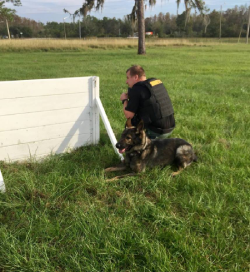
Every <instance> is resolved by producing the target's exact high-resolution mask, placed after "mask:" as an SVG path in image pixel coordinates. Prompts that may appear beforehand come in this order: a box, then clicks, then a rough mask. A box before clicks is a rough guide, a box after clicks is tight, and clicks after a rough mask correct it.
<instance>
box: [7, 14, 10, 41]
mask: <svg viewBox="0 0 250 272" xmlns="http://www.w3.org/2000/svg"><path fill="white" fill-rule="evenodd" d="M6 27H7V32H8V36H9V39H10V29H9V24H8V20H7V19H6Z"/></svg>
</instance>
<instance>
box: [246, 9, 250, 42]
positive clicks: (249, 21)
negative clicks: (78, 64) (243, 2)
mask: <svg viewBox="0 0 250 272" xmlns="http://www.w3.org/2000/svg"><path fill="white" fill-rule="evenodd" d="M248 15H249V17H248V24H247V44H248V37H249V27H250V6H249V14H248Z"/></svg>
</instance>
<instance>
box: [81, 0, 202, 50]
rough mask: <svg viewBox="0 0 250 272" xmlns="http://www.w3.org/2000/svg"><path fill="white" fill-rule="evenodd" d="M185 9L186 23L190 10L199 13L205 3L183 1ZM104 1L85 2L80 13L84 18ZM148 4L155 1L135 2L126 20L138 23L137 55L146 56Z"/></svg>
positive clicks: (179, 0) (196, 0) (200, 1)
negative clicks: (145, 14)
mask: <svg viewBox="0 0 250 272" xmlns="http://www.w3.org/2000/svg"><path fill="white" fill-rule="evenodd" d="M183 1H184V4H185V8H186V14H187V17H186V22H187V20H188V18H189V15H190V12H191V9H192V8H197V9H198V10H199V11H201V12H202V11H203V9H204V8H205V2H204V1H203V0H183ZM104 2H105V0H85V2H84V4H83V5H82V8H81V9H80V10H81V13H82V14H83V15H84V16H85V15H86V14H87V13H88V12H89V11H91V10H92V9H95V10H99V9H100V8H102V7H103V5H104ZM145 3H148V4H149V6H153V5H155V4H156V0H135V4H134V6H133V9H132V12H131V14H129V15H127V18H128V19H130V20H131V21H132V22H134V21H135V20H137V22H138V54H146V49H145V21H144V4H145ZM176 3H177V10H178V8H179V5H180V3H181V0H176Z"/></svg>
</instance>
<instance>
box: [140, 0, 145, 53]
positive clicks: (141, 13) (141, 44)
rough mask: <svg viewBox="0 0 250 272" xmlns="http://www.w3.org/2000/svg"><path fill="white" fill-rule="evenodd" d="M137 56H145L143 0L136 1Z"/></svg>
mask: <svg viewBox="0 0 250 272" xmlns="http://www.w3.org/2000/svg"><path fill="white" fill-rule="evenodd" d="M138 54H139V55H144V54H146V47H145V21H144V2H143V0H138Z"/></svg>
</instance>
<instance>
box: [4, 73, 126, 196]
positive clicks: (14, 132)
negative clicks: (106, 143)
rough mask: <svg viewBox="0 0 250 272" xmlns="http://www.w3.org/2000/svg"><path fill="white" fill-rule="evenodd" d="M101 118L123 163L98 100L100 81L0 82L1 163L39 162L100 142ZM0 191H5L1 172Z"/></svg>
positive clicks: (67, 79) (92, 79)
mask: <svg viewBox="0 0 250 272" xmlns="http://www.w3.org/2000/svg"><path fill="white" fill-rule="evenodd" d="M99 114H100V115H101V117H102V119H103V122H104V125H105V128H106V130H107V132H108V135H109V137H110V140H111V143H112V145H113V148H114V150H115V152H116V153H117V154H118V155H119V156H120V159H121V160H123V156H122V155H121V154H119V153H118V151H117V149H116V148H115V144H116V138H115V135H114V133H113V131H112V128H111V126H110V123H109V121H108V118H107V115H106V113H105V110H104V108H103V106H102V103H101V100H100V98H99V78H98V77H77V78H59V79H41V80H22V81H3V82H0V160H4V161H21V160H27V159H30V158H34V159H37V158H39V157H44V156H46V155H48V154H53V153H62V152H65V151H68V150H70V149H74V148H76V147H79V146H83V145H87V144H97V143H98V141H99V138H100V130H99ZM0 191H5V185H4V181H3V177H2V174H1V171H0Z"/></svg>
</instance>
